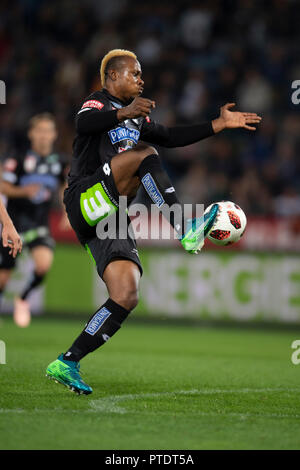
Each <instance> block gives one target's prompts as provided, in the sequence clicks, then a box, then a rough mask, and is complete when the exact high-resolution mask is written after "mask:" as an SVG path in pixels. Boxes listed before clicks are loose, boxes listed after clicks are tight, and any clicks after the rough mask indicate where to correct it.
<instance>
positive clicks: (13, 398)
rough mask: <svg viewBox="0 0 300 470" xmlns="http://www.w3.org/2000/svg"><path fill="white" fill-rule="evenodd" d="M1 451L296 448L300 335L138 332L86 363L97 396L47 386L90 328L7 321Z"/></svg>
mask: <svg viewBox="0 0 300 470" xmlns="http://www.w3.org/2000/svg"><path fill="white" fill-rule="evenodd" d="M0 321H1V324H0V339H2V340H4V341H5V343H6V362H7V363H6V364H5V365H4V364H2V365H0V448H1V449H114V450H117V449H119V450H121V449H128V450H129V449H130V450H131V449H189V450H192V449H299V448H300V435H299V425H300V403H299V392H300V383H299V382H300V380H299V379H300V365H299V366H296V365H293V364H292V362H291V354H292V352H293V350H292V349H291V344H292V342H293V341H294V340H295V339H300V330H297V331H266V330H253V329H252V330H246V329H238V328H225V329H221V328H207V327H206V328H202V327H188V326H171V325H163V326H158V325H150V324H148V325H138V324H135V323H134V322H133V321H131V320H130V319H129V320H128V321H127V323H126V324H125V325H124V326H123V327H122V329H121V331H120V332H118V333H117V335H116V336H115V337H114V338H113V339H112V340H110V341H109V342H108V343H107V344H106V345H105V346H104V347H103V348H101V349H99V350H98V351H96V352H95V353H93V354H91V355H89V356H87V357H86V358H85V359H84V360H83V361H82V363H81V369H82V372H83V374H82V375H83V379H84V380H85V381H86V382H87V383H88V384H89V385H91V386H92V388H93V390H94V392H93V394H92V395H89V396H77V395H75V394H73V393H71V392H69V391H68V390H67V389H66V388H65V387H64V386H62V385H59V384H56V383H54V382H53V381H50V380H47V379H46V377H45V369H46V366H47V365H48V363H49V362H51V361H52V360H54V359H55V358H56V357H57V355H58V354H59V353H60V352H62V351H65V350H66V348H67V347H68V346H69V345H70V344H71V343H72V341H73V339H74V338H75V336H77V334H78V333H79V332H80V330H81V328H82V326H83V322H81V321H71V320H69V321H68V320H64V321H62V320H60V321H54V320H48V319H43V318H40V319H35V320H33V322H32V325H31V326H30V327H29V328H27V329H19V328H17V327H15V326H14V324H13V323H12V321H11V319H7V318H5V319H4V320H0Z"/></svg>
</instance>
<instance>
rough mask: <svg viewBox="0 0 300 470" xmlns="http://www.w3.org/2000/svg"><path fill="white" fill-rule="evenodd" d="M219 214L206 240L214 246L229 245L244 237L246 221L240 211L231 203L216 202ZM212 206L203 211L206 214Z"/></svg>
mask: <svg viewBox="0 0 300 470" xmlns="http://www.w3.org/2000/svg"><path fill="white" fill-rule="evenodd" d="M217 204H218V205H219V212H218V215H217V219H216V221H215V223H214V225H213V226H212V228H211V230H210V232H209V234H208V236H207V238H208V239H209V240H210V241H211V242H213V243H214V244H215V245H223V246H225V245H231V244H232V243H236V242H238V241H239V239H240V238H241V237H242V236H243V235H244V232H245V229H246V225H247V219H246V216H245V214H244V212H243V211H242V209H241V208H240V207H239V206H238V205H237V204H235V203H234V202H231V201H221V202H217ZM212 205H213V204H211V205H210V206H209V207H207V209H206V210H205V211H204V214H206V212H208V211H209V210H210V209H211V207H212Z"/></svg>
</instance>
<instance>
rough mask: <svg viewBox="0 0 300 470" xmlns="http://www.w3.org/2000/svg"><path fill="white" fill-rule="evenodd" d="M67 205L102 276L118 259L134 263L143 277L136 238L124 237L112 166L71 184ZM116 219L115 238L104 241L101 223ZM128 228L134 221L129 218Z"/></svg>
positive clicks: (107, 166) (72, 223) (69, 213)
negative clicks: (98, 231)
mask: <svg viewBox="0 0 300 470" xmlns="http://www.w3.org/2000/svg"><path fill="white" fill-rule="evenodd" d="M64 204H65V206H66V211H67V214H68V218H69V221H70V224H71V226H72V228H73V230H74V231H75V233H76V236H77V238H78V240H79V242H80V243H81V244H82V245H83V246H84V247H85V249H86V250H87V251H88V253H89V255H90V256H91V257H92V259H93V261H94V263H95V265H96V267H97V271H98V274H99V276H100V277H101V278H103V272H104V270H105V268H106V266H107V265H108V264H109V263H110V262H111V261H113V260H116V259H127V260H130V261H133V262H134V263H135V264H136V265H137V266H138V268H139V270H140V273H141V275H142V273H143V270H142V266H141V262H140V259H139V255H138V251H137V246H136V241H135V239H134V237H132V236H131V237H130V236H127V237H126V238H122V234H121V231H120V227H119V217H118V211H119V193H118V190H117V188H116V185H115V182H114V179H113V176H112V173H111V170H110V165H109V163H105V171H104V169H103V166H101V167H100V168H98V169H97V171H96V172H95V173H94V175H92V176H88V177H84V178H83V179H82V180H81V181H80V182H76V183H73V184H71V186H70V187H69V188H67V189H66V190H65V193H64ZM115 216H116V232H115V235H114V238H112V237H109V238H105V239H101V238H99V237H98V236H97V225H98V223H99V221H101V220H103V221H106V220H108V219H109V218H110V217H115ZM126 220H127V226H128V225H129V223H130V219H129V217H128V216H126Z"/></svg>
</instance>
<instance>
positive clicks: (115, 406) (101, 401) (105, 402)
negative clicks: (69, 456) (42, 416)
mask: <svg viewBox="0 0 300 470" xmlns="http://www.w3.org/2000/svg"><path fill="white" fill-rule="evenodd" d="M274 392H275V393H276V392H279V393H299V392H300V388H241V389H229V390H228V389H227V390H226V389H219V388H215V389H200V390H197V389H193V390H177V391H173V392H156V393H137V394H126V395H111V396H106V397H103V398H98V399H97V400H89V401H88V402H87V404H88V405H89V406H90V408H89V409H77V410H73V409H67V408H66V409H62V408H52V409H47V408H35V409H34V410H26V409H22V408H16V409H9V408H0V413H48V412H53V411H55V412H57V413H99V412H101V413H117V414H125V413H131V412H135V411H134V410H132V409H128V408H126V405H124V404H123V406H122V407H121V406H119V403H122V402H124V401H134V400H143V399H145V398H164V397H171V398H176V396H177V395H179V396H180V395H221V394H234V393H236V394H244V393H245V394H246V393H274ZM155 413H156V412H155ZM159 413H160V414H168V413H164V412H159ZM148 414H151V412H148ZM193 414H194V415H197V416H232V417H238V418H241V419H247V418H251V417H254V418H291V419H300V415H298V414H290V415H289V414H282V413H247V412H246V413H234V412H229V413H226V412H225V413H223V412H220V413H217V412H214V411H207V412H205V411H200V410H199V411H193Z"/></svg>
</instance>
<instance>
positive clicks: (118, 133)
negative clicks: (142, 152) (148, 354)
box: [108, 127, 140, 144]
mask: <svg viewBox="0 0 300 470" xmlns="http://www.w3.org/2000/svg"><path fill="white" fill-rule="evenodd" d="M108 135H109V138H110V141H111V143H112V144H117V143H118V142H121V141H122V140H131V141H132V142H134V143H135V144H137V143H138V141H139V138H140V131H138V130H137V129H129V128H128V127H117V128H116V129H112V130H111V131H109V132H108Z"/></svg>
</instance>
